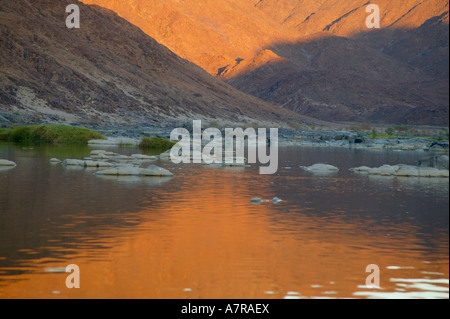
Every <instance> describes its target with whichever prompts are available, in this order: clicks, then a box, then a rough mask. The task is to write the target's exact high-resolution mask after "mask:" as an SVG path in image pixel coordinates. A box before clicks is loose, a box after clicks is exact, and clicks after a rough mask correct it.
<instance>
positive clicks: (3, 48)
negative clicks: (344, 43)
mask: <svg viewBox="0 0 450 319" xmlns="http://www.w3.org/2000/svg"><path fill="white" fill-rule="evenodd" d="M72 3H75V4H77V5H79V7H80V18H81V28H79V29H68V28H67V27H66V25H65V20H66V16H67V14H66V12H65V8H66V6H67V5H68V4H72ZM2 119H3V121H7V122H8V121H9V122H30V123H32V122H42V121H56V122H64V121H65V122H67V123H87V124H129V125H139V124H148V125H166V124H167V123H180V122H187V121H192V120H193V119H203V120H209V121H213V120H217V121H221V120H226V121H231V122H238V123H254V122H257V121H264V122H266V123H267V122H283V123H285V122H296V123H305V122H310V123H317V121H316V120H313V119H309V118H307V117H302V116H301V115H297V114H295V113H293V112H290V111H288V110H285V109H283V108H280V107H277V106H273V105H271V104H269V103H266V102H264V101H262V100H260V99H258V98H255V97H253V96H250V95H248V94H245V93H243V92H241V91H238V90H237V89H235V88H233V87H231V86H230V85H228V84H226V83H225V82H224V81H222V80H220V79H216V78H214V77H213V76H211V75H209V74H208V73H207V72H205V71H204V70H202V69H201V68H200V67H198V66H196V65H194V64H193V63H191V62H189V61H187V60H185V59H182V58H180V57H179V56H177V55H176V54H174V53H173V52H171V51H170V50H169V49H167V48H166V47H165V46H163V45H161V44H159V43H158V42H157V41H155V40H154V39H153V38H151V37H150V36H148V35H147V34H145V33H144V32H142V31H141V30H140V29H139V28H138V27H136V26H134V25H132V24H131V23H129V22H128V21H126V20H124V19H123V18H121V17H119V16H118V15H117V14H116V13H114V12H112V11H110V10H109V9H106V8H102V7H99V6H90V5H89V6H88V5H85V4H83V3H80V2H77V1H73V0H70V1H69V0H64V1H51V0H39V1H27V0H2V1H1V2H0V120H2Z"/></svg>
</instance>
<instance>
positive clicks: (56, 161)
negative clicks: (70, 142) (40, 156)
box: [49, 158, 61, 164]
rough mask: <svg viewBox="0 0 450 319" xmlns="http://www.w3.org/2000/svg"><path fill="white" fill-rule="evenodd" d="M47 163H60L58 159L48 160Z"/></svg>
mask: <svg viewBox="0 0 450 319" xmlns="http://www.w3.org/2000/svg"><path fill="white" fill-rule="evenodd" d="M49 162H50V163H52V164H58V163H61V160H59V159H57V158H51V159H50V160H49Z"/></svg>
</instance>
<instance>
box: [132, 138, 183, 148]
mask: <svg viewBox="0 0 450 319" xmlns="http://www.w3.org/2000/svg"><path fill="white" fill-rule="evenodd" d="M175 144H176V143H175V142H172V141H169V140H166V139H165V138H162V137H144V138H143V139H142V141H141V143H140V144H139V147H140V148H145V149H156V150H161V151H167V150H169V149H171V148H172V147H173V146H174V145H175Z"/></svg>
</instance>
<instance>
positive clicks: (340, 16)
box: [84, 0, 449, 125]
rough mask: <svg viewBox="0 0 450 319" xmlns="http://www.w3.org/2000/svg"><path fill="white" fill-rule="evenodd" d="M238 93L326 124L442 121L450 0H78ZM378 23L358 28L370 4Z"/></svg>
mask: <svg viewBox="0 0 450 319" xmlns="http://www.w3.org/2000/svg"><path fill="white" fill-rule="evenodd" d="M84 2H85V3H88V4H98V5H100V6H103V7H107V8H109V9H111V10H113V11H115V12H117V13H118V14H119V15H120V16H122V17H124V18H125V19H127V20H128V21H130V22H131V23H133V24H136V25H137V26H139V27H140V28H141V29H142V30H143V31H144V32H145V33H147V34H149V35H150V36H152V37H154V38H155V39H156V40H157V41H158V42H160V43H162V44H164V45H166V46H167V47H168V48H169V49H171V50H172V51H173V52H175V53H176V54H178V55H180V56H181V57H183V58H185V59H187V60H189V61H192V62H194V63H195V64H197V65H198V66H200V67H202V68H203V69H204V70H206V71H208V72H209V73H210V74H211V75H214V76H216V77H219V78H221V79H223V80H225V81H226V82H227V83H229V84H231V85H233V86H234V87H236V88H238V89H239V90H241V91H243V92H246V93H250V94H252V95H254V96H256V97H259V98H262V99H264V100H266V101H268V102H271V103H274V104H277V105H280V106H283V107H285V108H287V109H290V110H293V111H295V112H297V113H299V114H303V115H308V116H314V117H316V118H319V119H323V120H331V121H356V122H381V123H405V124H432V125H448V109H449V95H448V87H449V80H448V71H447V70H448V57H449V55H448V1H444V0H412V1H392V0H379V1H376V2H374V1H367V0H349V1H338V0H320V1H311V0H221V1H215V0H202V1H194V0H184V1H176V0H146V1H144V0H126V1H122V0H84ZM371 3H376V4H377V5H378V6H379V8H380V18H381V21H380V25H381V29H377V30H369V29H367V27H366V23H365V22H366V18H367V16H368V13H367V12H366V7H367V5H368V4H371Z"/></svg>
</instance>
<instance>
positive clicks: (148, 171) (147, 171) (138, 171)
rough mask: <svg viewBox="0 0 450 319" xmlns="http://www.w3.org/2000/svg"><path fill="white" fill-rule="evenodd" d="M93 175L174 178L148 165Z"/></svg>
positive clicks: (115, 169)
mask: <svg viewBox="0 0 450 319" xmlns="http://www.w3.org/2000/svg"><path fill="white" fill-rule="evenodd" d="M95 175H115V176H174V175H173V174H172V173H171V172H170V171H168V170H166V169H164V168H162V167H159V166H156V165H150V166H149V167H147V168H137V167H118V168H111V169H107V170H102V171H99V172H96V173H95Z"/></svg>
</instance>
